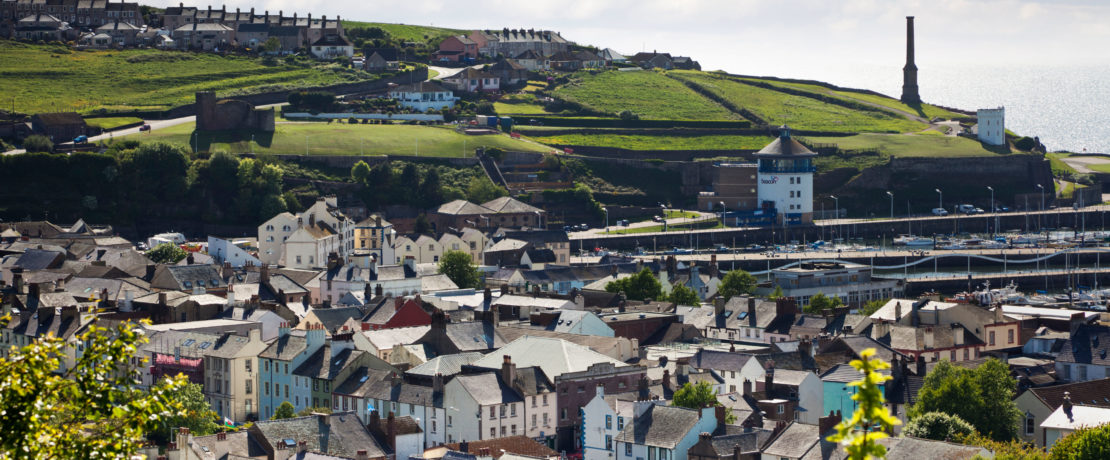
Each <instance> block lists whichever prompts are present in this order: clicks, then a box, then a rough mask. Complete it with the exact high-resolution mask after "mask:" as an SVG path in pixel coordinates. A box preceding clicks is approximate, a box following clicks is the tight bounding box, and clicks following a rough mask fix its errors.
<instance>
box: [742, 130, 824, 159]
mask: <svg viewBox="0 0 1110 460" xmlns="http://www.w3.org/2000/svg"><path fill="white" fill-rule="evenodd" d="M756 155H779V156H817V154H816V153H814V152H813V151H812V150H810V149H808V148H806V146H804V145H802V143H801V142H798V140H797V139H794V138H793V137H790V135H789V134H785V135H781V136H779V137H776V138H775V140H773V141H771V143H770V144H767V146H766V147H763V149H761V150H760V151H759V152H757V153H756Z"/></svg>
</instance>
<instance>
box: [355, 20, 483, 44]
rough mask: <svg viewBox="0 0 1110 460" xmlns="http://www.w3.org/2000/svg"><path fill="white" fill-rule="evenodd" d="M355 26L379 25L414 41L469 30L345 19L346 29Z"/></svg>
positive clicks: (395, 34) (398, 35)
mask: <svg viewBox="0 0 1110 460" xmlns="http://www.w3.org/2000/svg"><path fill="white" fill-rule="evenodd" d="M355 27H361V28H370V27H377V28H379V29H382V30H384V31H386V32H387V33H389V36H390V37H393V38H397V39H400V40H404V41H414V42H428V41H436V40H435V39H437V38H440V37H447V36H450V35H458V34H465V33H467V32H468V31H466V30H462V29H448V28H443V27H432V26H416V25H411V24H391V23H387V22H362V21H343V28H344V29H351V28H355Z"/></svg>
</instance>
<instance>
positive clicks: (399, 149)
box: [133, 122, 551, 157]
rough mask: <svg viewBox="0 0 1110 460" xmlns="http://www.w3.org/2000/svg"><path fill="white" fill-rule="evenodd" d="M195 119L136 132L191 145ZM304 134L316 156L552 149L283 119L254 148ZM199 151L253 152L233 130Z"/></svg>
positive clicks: (295, 149)
mask: <svg viewBox="0 0 1110 460" xmlns="http://www.w3.org/2000/svg"><path fill="white" fill-rule="evenodd" d="M193 126H194V125H193V124H192V123H187V124H181V125H177V126H173V127H170V128H166V129H161V130H157V131H154V132H152V133H148V134H135V135H133V137H134V138H137V139H141V140H143V141H146V142H149V141H167V142H173V143H178V144H186V145H190V147H191V146H192V144H191V142H192V139H193ZM305 136H308V138H307V141H308V153H309V154H312V155H358V154H359V153H360V151H363V152H365V154H366V155H386V154H395V155H412V154H414V153H416V148H417V144H418V143H419V149H420V152H419V154H420V155H421V156H425V155H427V156H441V157H452V156H455V157H461V156H462V155H463V145H464V141H465V146H466V147H465V148H466V152H467V155H473V152H474V148H476V147H479V146H485V147H497V148H501V149H505V150H517V151H529V152H549V151H551V149H550V148H547V147H543V146H540V145H536V144H533V143H530V142H525V141H519V140H514V139H511V138H510V137H509V136H508V135H501V134H499V135H489V136H467V135H464V134H459V133H456V132H455V131H454V130H453V129H450V128H447V127H431V126H413V125H348V124H345V123H333V124H330V125H329V124H326V123H319V122H305V123H281V124H278V126H277V132H275V133H274V134H273V137H272V139H271V138H267V137H265V136H262V135H261V134H258V135H256V136H255V141H256V143H255V145H254V146H253V151H254V152H255V153H271V154H292V155H301V154H304V153H305V141H306V139H305ZM198 138H199V141H198V142H199V144H200V145H199V148H200V150H212V151H217V150H222V151H228V152H232V153H242V152H250V151H251V150H252V148H251V145H250V139H251V135H250V133H246V134H241V133H240V134H238V135H236V134H232V133H215V134H205V133H200V135H199V136H198Z"/></svg>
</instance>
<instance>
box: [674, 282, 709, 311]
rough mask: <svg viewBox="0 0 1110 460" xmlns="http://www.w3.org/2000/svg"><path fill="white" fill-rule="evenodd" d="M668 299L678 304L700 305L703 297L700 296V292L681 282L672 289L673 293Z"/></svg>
mask: <svg viewBox="0 0 1110 460" xmlns="http://www.w3.org/2000/svg"><path fill="white" fill-rule="evenodd" d="M667 300H669V301H671V302H674V303H676V304H678V305H689V306H694V307H696V306H698V305H700V304H701V299H700V298H698V293H696V292H694V290H693V289H690V288H688V287H686V285H683V284H679V285H676V286H675V287H674V288H673V289H671V295H670V296H669V297H667Z"/></svg>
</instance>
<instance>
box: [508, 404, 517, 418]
mask: <svg viewBox="0 0 1110 460" xmlns="http://www.w3.org/2000/svg"><path fill="white" fill-rule="evenodd" d="M509 415H511V416H513V417H516V404H509Z"/></svg>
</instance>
